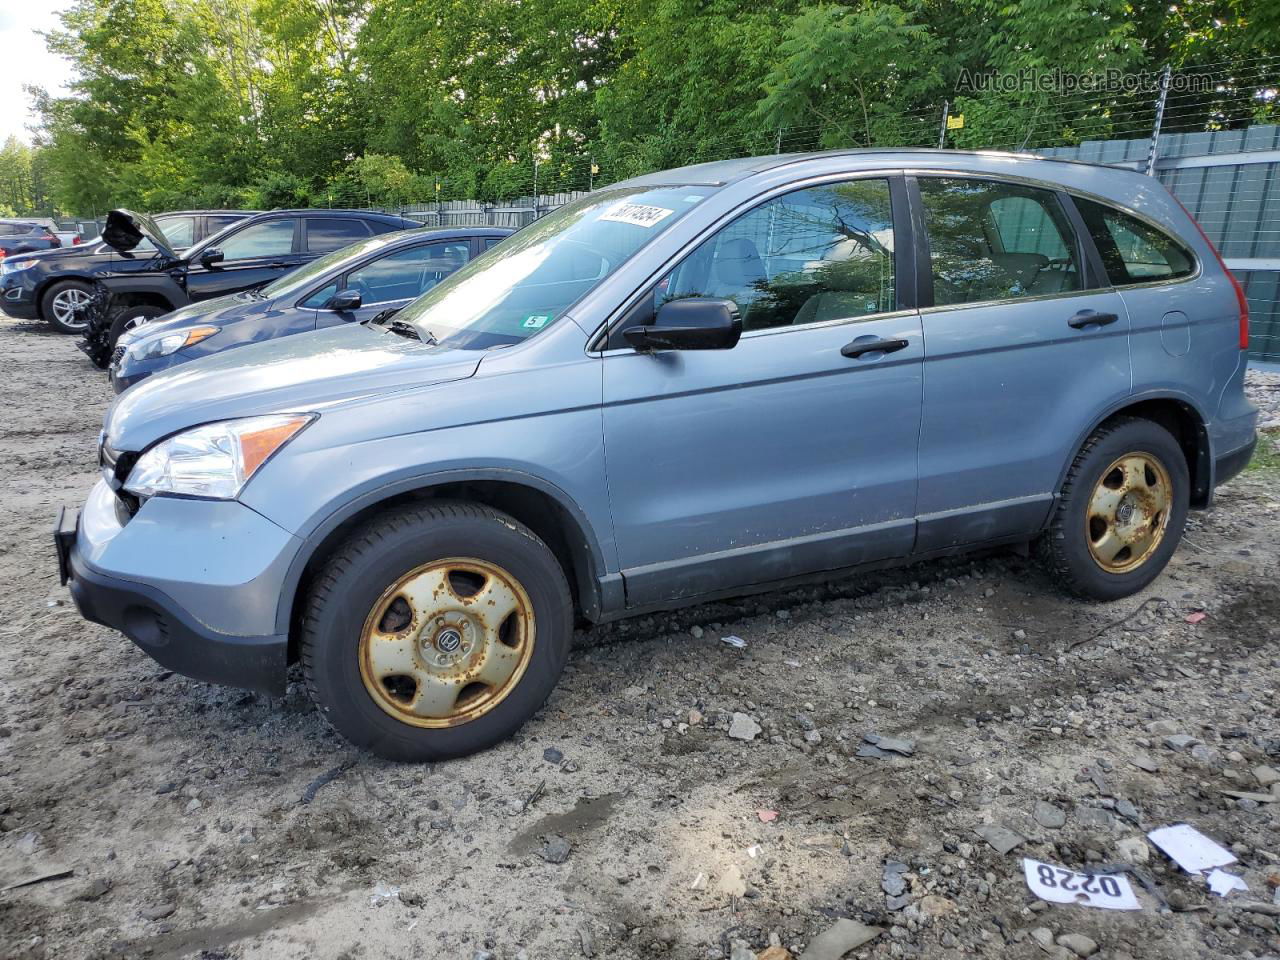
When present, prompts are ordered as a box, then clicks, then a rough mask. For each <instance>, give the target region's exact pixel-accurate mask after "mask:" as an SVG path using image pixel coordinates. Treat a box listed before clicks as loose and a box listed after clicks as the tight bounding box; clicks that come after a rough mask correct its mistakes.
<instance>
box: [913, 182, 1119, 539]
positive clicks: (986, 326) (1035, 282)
mask: <svg viewBox="0 0 1280 960" xmlns="http://www.w3.org/2000/svg"><path fill="white" fill-rule="evenodd" d="M912 198H913V203H914V205H915V207H916V209H917V210H918V211H919V212H920V214H921V220H922V221H923V224H924V227H925V230H924V232H923V239H924V243H923V244H922V247H921V250H920V255H921V260H922V262H923V263H925V264H927V265H928V267H929V269H927V270H923V271H922V276H923V278H924V280H925V282H924V284H923V285H922V290H921V302H922V308H921V317H922V320H923V326H924V340H925V371H924V382H925V390H924V413H923V418H922V421H921V433H920V500H919V513H920V526H919V535H918V540H917V546H916V549H917V551H919V552H926V551H930V550H936V549H942V548H946V547H950V546H954V545H957V544H964V543H979V542H983V541H987V540H995V539H999V538H1002V537H1009V536H1016V535H1024V534H1030V533H1033V532H1035V531H1036V530H1038V529H1039V528H1040V526H1041V524H1042V523H1043V522H1044V521H1045V520H1046V518H1047V516H1048V512H1049V508H1050V506H1051V505H1052V503H1053V500H1054V497H1055V495H1056V494H1057V492H1058V484H1059V482H1060V479H1061V475H1062V471H1063V468H1064V466H1065V464H1066V463H1067V462H1068V461H1069V460H1070V458H1071V456H1072V455H1073V454H1074V450H1072V449H1071V448H1072V446H1073V445H1074V444H1075V443H1076V442H1077V440H1078V438H1079V436H1080V433H1081V431H1082V430H1084V429H1087V427H1088V425H1089V424H1090V423H1092V422H1093V418H1094V417H1095V415H1096V414H1097V413H1098V412H1099V411H1101V410H1103V409H1105V408H1107V407H1109V406H1111V405H1112V404H1113V403H1115V402H1117V401H1119V400H1121V399H1122V398H1124V397H1126V396H1127V395H1128V394H1129V393H1130V391H1131V388H1132V372H1131V366H1130V359H1129V319H1128V315H1127V314H1126V312H1125V305H1124V303H1123V302H1122V300H1121V298H1120V296H1119V295H1118V294H1117V293H1116V292H1115V291H1114V290H1113V289H1111V287H1110V285H1109V283H1108V282H1107V280H1106V279H1105V275H1104V274H1103V273H1102V271H1101V269H1100V265H1099V263H1098V259H1097V256H1096V253H1095V252H1094V250H1093V247H1092V245H1091V244H1090V243H1088V242H1087V241H1086V240H1085V238H1084V236H1083V233H1084V231H1083V229H1082V224H1081V222H1080V220H1079V215H1078V213H1077V212H1076V210H1075V207H1074V205H1073V203H1072V201H1071V199H1070V198H1069V197H1067V196H1066V195H1065V194H1063V193H1060V192H1058V191H1056V190H1054V189H1052V188H1049V187H1038V186H1033V185H1030V184H1027V183H1023V182H1006V181H1000V180H997V179H980V178H968V177H963V176H943V175H925V174H924V173H921V174H920V175H919V178H918V180H916V181H914V182H913V185H912Z"/></svg>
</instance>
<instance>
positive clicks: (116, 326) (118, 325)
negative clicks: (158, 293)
mask: <svg viewBox="0 0 1280 960" xmlns="http://www.w3.org/2000/svg"><path fill="white" fill-rule="evenodd" d="M169 312H170V311H169V309H168V308H167V307H160V306H155V305H153V304H141V305H138V306H134V307H121V308H120V309H119V310H118V311H116V313H115V314H114V315H113V316H112V318H111V332H110V333H109V334H108V338H109V339H108V342H107V345H108V347H110V349H112V350H114V349H115V348H116V344H117V343H118V342H119V340H120V336H121V334H123V333H124V332H125V331H126V330H132V329H133V328H134V327H140V326H142V325H143V324H144V323H150V322H151V321H152V320H155V319H156V318H157V317H163V316H164V315H165V314H166V313H169Z"/></svg>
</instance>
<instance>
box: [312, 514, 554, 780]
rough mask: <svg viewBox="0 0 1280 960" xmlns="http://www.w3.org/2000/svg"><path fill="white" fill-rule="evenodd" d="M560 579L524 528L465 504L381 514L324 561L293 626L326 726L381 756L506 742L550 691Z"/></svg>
mask: <svg viewBox="0 0 1280 960" xmlns="http://www.w3.org/2000/svg"><path fill="white" fill-rule="evenodd" d="M572 625H573V619H572V603H571V600H570V596H569V588H568V584H567V583H566V582H565V578H564V573H563V572H562V570H561V569H560V565H559V563H558V562H557V560H556V558H555V556H554V555H553V554H552V552H551V551H550V549H548V548H547V546H546V544H544V543H543V542H542V541H541V540H539V539H538V538H537V536H535V535H534V534H533V532H532V531H530V530H529V529H528V528H526V527H524V526H523V525H522V524H519V523H517V522H516V521H515V520H513V519H512V518H511V517H508V516H507V515H505V514H502V513H500V512H498V511H496V510H492V509H490V508H488V507H482V506H478V505H475V504H465V503H453V502H441V503H432V504H430V505H428V506H421V507H416V508H405V509H400V510H395V511H392V512H389V513H386V514H383V515H382V516H381V517H379V518H377V519H375V520H373V521H372V522H371V523H369V524H368V525H367V526H366V527H364V528H363V529H362V530H360V531H359V532H357V533H356V534H354V535H353V536H352V537H351V538H350V539H349V540H347V542H346V543H345V544H343V545H342V546H341V547H340V548H339V549H338V550H337V551H336V553H335V554H334V555H333V556H332V557H331V558H330V559H329V561H328V562H327V563H326V564H325V566H324V568H323V570H322V571H321V572H320V575H319V576H318V577H317V579H316V582H315V585H314V587H313V588H312V591H311V594H310V597H309V600H308V603H307V609H306V614H305V617H304V620H303V626H302V647H301V653H302V666H303V672H304V675H305V677H306V681H307V688H308V690H309V692H310V694H311V697H312V699H313V700H314V702H315V704H316V706H317V707H318V709H319V710H320V712H321V713H322V714H323V715H324V717H325V718H326V719H327V720H328V721H329V723H330V724H331V725H332V726H333V727H334V729H336V730H337V731H338V732H339V733H340V734H342V735H343V736H344V737H345V738H346V739H347V740H349V741H351V742H352V743H353V744H355V745H357V746H360V747H364V748H366V749H368V750H370V751H372V752H373V753H376V754H377V755H378V756H381V757H385V758H387V759H389V760H408V761H423V760H440V759H446V758H449V757H457V756H462V755H465V754H469V753H474V752H476V751H478V750H483V749H484V748H486V747H489V746H492V745H493V744H495V743H497V742H499V741H501V740H504V739H506V738H507V737H509V736H510V735H511V734H512V733H514V732H515V731H516V730H517V729H519V728H520V726H521V725H522V724H523V723H524V722H525V721H526V720H527V719H528V718H529V717H530V716H532V715H533V714H534V713H535V712H536V711H537V710H538V708H539V707H540V706H541V705H542V703H543V702H544V701H545V700H546V698H547V696H548V695H549V694H550V693H551V690H552V688H553V687H554V686H555V683H556V681H557V679H558V678H559V676H560V673H561V671H562V670H563V669H564V664H565V661H566V659H567V657H568V652H569V642H570V639H571V636H572Z"/></svg>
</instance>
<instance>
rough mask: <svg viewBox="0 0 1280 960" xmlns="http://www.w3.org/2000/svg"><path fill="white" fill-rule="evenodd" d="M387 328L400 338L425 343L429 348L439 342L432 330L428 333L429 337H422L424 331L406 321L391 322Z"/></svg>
mask: <svg viewBox="0 0 1280 960" xmlns="http://www.w3.org/2000/svg"><path fill="white" fill-rule="evenodd" d="M386 327H387V329H388V330H390V331H391V332H392V333H398V334H399V335H400V336H402V337H408V338H409V339H410V340H421V341H422V342H423V343H425V344H427V346H431V345H432V344H434V343H437V342H438V341H437V340H436V337H435V334H433V333H432V332H431V331H430V330H428V331H426V334H427V335H426V336H425V337H424V336H423V335H422V333H423V331H421V330H419V329H418V328H417V327H415V326H414V325H413V324H412V323H409V322H408V321H406V320H390V321H388V322H387V324H386Z"/></svg>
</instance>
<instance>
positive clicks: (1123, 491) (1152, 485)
mask: <svg viewBox="0 0 1280 960" xmlns="http://www.w3.org/2000/svg"><path fill="white" fill-rule="evenodd" d="M1172 499H1173V484H1172V482H1171V481H1170V479H1169V471H1168V470H1167V469H1166V468H1165V465H1164V464H1163V463H1162V462H1161V461H1160V459H1159V458H1158V457H1156V456H1154V455H1152V454H1150V453H1139V452H1131V453H1126V454H1125V455H1124V456H1121V457H1118V458H1116V460H1115V461H1114V462H1113V463H1112V464H1111V466H1109V467H1107V469H1106V470H1104V471H1103V473H1102V477H1101V479H1099V480H1098V483H1097V486H1095V487H1094V490H1093V495H1092V496H1091V497H1090V498H1089V509H1088V511H1087V512H1086V513H1085V536H1086V539H1087V541H1088V544H1089V553H1090V555H1091V556H1092V557H1093V559H1094V562H1095V563H1097V564H1098V566H1099V567H1101V568H1102V569H1103V570H1105V571H1106V572H1107V573H1128V572H1129V571H1130V570H1136V569H1137V568H1138V567H1140V566H1142V564H1143V563H1144V562H1145V561H1146V560H1147V558H1148V557H1150V556H1151V554H1152V553H1154V552H1155V550H1156V548H1157V547H1159V546H1160V543H1161V541H1162V540H1163V539H1164V535H1165V530H1166V529H1167V528H1168V525H1169V513H1170V506H1171V504H1172Z"/></svg>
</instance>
